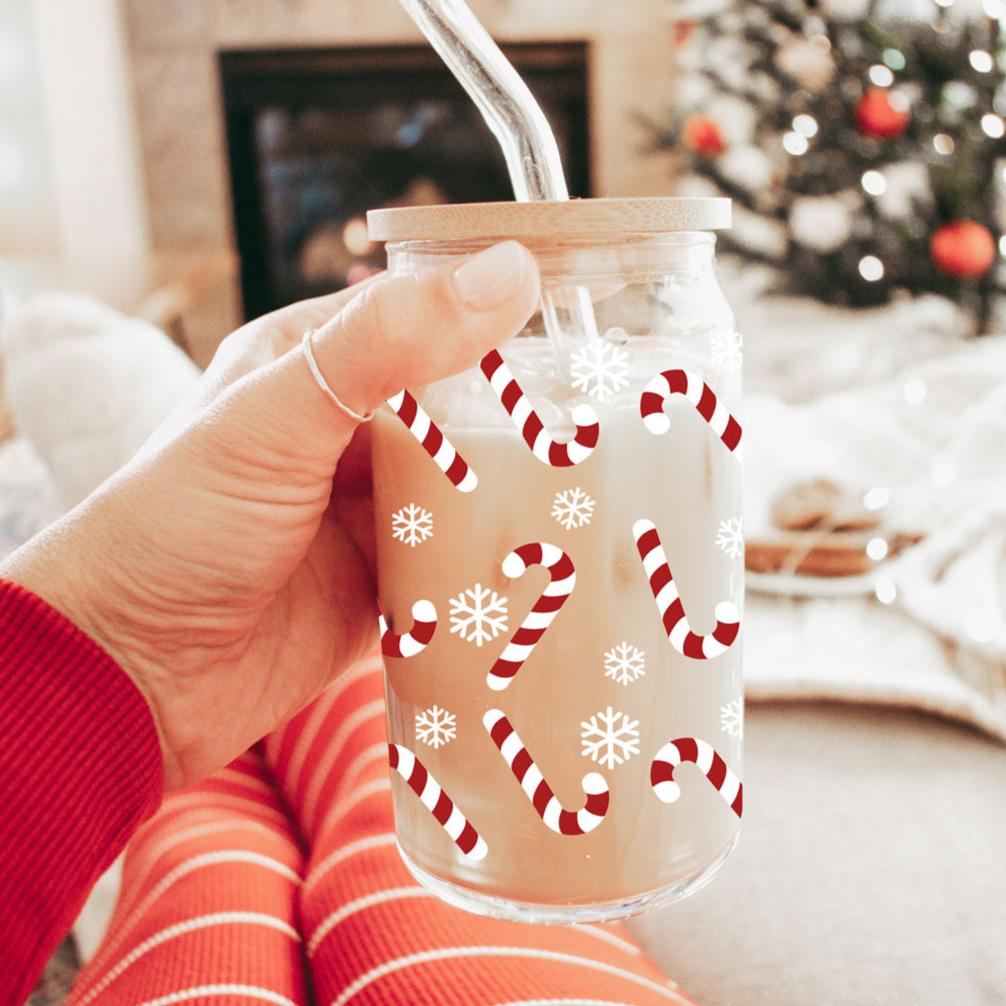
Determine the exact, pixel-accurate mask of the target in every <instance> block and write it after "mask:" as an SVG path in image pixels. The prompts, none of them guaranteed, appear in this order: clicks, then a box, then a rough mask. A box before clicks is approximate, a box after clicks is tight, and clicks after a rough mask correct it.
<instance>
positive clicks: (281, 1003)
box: [68, 752, 308, 1006]
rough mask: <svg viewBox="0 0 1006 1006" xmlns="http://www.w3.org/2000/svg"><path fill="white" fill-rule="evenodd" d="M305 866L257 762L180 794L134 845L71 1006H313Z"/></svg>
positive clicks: (239, 764)
mask: <svg viewBox="0 0 1006 1006" xmlns="http://www.w3.org/2000/svg"><path fill="white" fill-rule="evenodd" d="M303 867H304V863H303V856H302V853H301V849H300V845H299V837H298V836H297V835H296V834H295V833H294V830H293V827H292V825H291V824H290V821H289V818H288V815H287V813H286V810H285V807H284V806H283V804H282V801H281V800H280V798H279V797H278V795H277V793H276V792H275V789H274V788H273V786H272V785H271V782H270V780H269V775H268V773H267V771H266V770H265V767H264V765H263V764H262V760H261V757H260V756H259V755H258V754H256V753H252V752H249V753H247V754H245V755H243V756H242V757H241V758H239V759H237V760H236V761H235V762H233V763H232V764H231V765H230V766H229V767H227V768H225V769H222V770H221V771H220V772H218V773H216V774H215V775H213V776H211V777H210V778H209V779H207V780H205V781H204V782H203V783H200V784H199V785H198V786H193V787H191V788H189V789H187V790H183V791H180V792H178V793H175V794H172V795H171V796H169V797H167V798H166V799H165V801H164V804H163V806H162V807H161V809H160V811H158V813H157V814H156V815H155V816H154V817H153V818H152V819H151V820H150V821H148V822H147V823H146V824H145V825H144V826H143V827H142V829H141V830H140V831H139V832H138V833H137V835H136V836H135V837H134V838H133V840H132V842H131V843H130V846H129V848H128V850H127V852H126V860H125V864H124V868H123V879H122V891H121V893H120V895H119V903H118V905H117V907H116V909H115V913H114V915H113V917H112V919H111V922H110V923H109V927H108V932H107V933H106V935H105V939H104V942H103V944H102V946H101V948H100V949H99V950H98V953H97V955H96V956H95V958H94V960H93V961H92V962H91V963H90V965H88V967H87V968H86V969H85V970H84V971H83V972H82V973H81V975H80V977H79V978H78V980H77V982H76V984H75V986H74V989H73V993H72V994H71V997H70V1000H69V1004H68V1006H92V1004H94V1006H104V1004H109V1006H110V1004H116V1006H119V1004H128V1006H141V1004H143V1006H154V1004H157V1006H167V1004H169V1003H170V1004H174V1003H186V1002H190V1001H191V1002H194V1001H198V1002H200V1003H203V1002H214V1003H218V1002H219V1003H235V1004H236V1003H242V1004H247V1003H252V1002H255V1001H260V1002H267V1003H271V1004H273V1006H300V1004H302V1003H306V1002H307V1001H308V998H307V990H306V979H305V969H304V958H303V946H302V941H301V937H300V932H299V928H298V922H297V918H296V901H297V897H296V896H297V892H298V890H299V887H300V882H301V877H302V875H303Z"/></svg>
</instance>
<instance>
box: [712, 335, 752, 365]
mask: <svg viewBox="0 0 1006 1006" xmlns="http://www.w3.org/2000/svg"><path fill="white" fill-rule="evenodd" d="M709 357H710V359H711V360H712V361H713V363H714V364H715V365H716V366H717V367H725V368H726V369H727V370H739V369H740V368H741V367H742V366H743V365H744V336H742V335H741V334H740V332H717V333H716V334H715V335H714V336H713V338H712V342H711V343H710V346H709Z"/></svg>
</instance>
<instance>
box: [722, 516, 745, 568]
mask: <svg viewBox="0 0 1006 1006" xmlns="http://www.w3.org/2000/svg"><path fill="white" fill-rule="evenodd" d="M716 547H717V548H719V549H722V550H723V551H724V552H726V554H727V555H728V556H730V558H731V559H738V558H740V556H742V555H743V554H744V518H743V517H730V518H729V519H728V520H721V521H720V526H719V528H718V529H717V531H716Z"/></svg>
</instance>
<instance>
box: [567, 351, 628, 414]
mask: <svg viewBox="0 0 1006 1006" xmlns="http://www.w3.org/2000/svg"><path fill="white" fill-rule="evenodd" d="M572 370H573V387H574V388H579V390H580V391H582V392H583V393H584V394H586V395H590V397H591V398H596V399H597V400H598V401H599V402H606V401H607V400H608V398H609V397H611V398H613V397H614V396H615V395H616V394H618V392H619V391H621V390H622V388H626V387H628V385H629V354H628V352H627V351H626V350H624V349H621V348H619V347H618V346H616V345H615V344H614V343H611V342H607V341H606V340H605V339H595V340H593V341H592V342H589V343H588V344H587V345H586V346H585V347H584V348H583V349H579V350H577V351H576V352H575V353H574V354H573V363H572Z"/></svg>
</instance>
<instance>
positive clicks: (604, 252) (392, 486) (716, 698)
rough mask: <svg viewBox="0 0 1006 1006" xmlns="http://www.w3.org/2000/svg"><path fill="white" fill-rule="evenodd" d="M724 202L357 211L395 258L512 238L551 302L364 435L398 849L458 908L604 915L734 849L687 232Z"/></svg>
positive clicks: (720, 472)
mask: <svg viewBox="0 0 1006 1006" xmlns="http://www.w3.org/2000/svg"><path fill="white" fill-rule="evenodd" d="M550 206H554V207H556V209H555V210H554V214H555V215H554V216H549V213H550V212H552V211H551V210H550ZM535 211H537V212H535ZM728 217H729V207H728V206H724V205H723V201H719V200H642V201H635V200H616V201H606V200H598V201H585V202H583V203H572V204H565V205H562V204H547V205H545V206H533V207H528V206H526V205H525V206H520V205H518V204H498V205H496V204H494V205H492V206H486V207H479V208H473V207H442V208H431V209H424V210H401V211H383V212H382V213H380V214H374V215H372V220H371V223H372V228H373V230H374V234H375V237H379V238H384V237H390V238H392V243H391V244H389V258H390V265H391V268H392V270H393V271H396V272H399V273H401V272H406V271H409V270H416V269H422V268H425V267H428V266H429V265H432V264H435V263H439V262H441V261H444V260H445V259H446V258H449V257H451V256H456V255H459V254H464V253H467V252H469V251H472V250H476V249H477V248H478V247H480V246H483V245H486V244H489V243H491V241H493V240H497V239H499V238H506V237H514V238H516V239H518V240H521V241H523V242H524V243H525V244H526V245H528V247H529V248H531V250H532V251H533V252H534V253H535V254H536V256H537V257H538V259H539V263H540V265H541V269H542V276H543V286H544V291H545V292H544V297H543V300H544V310H545V312H546V314H549V315H550V316H551V317H550V322H551V323H550V324H549V325H548V326H546V324H545V319H544V318H543V316H542V315H538V316H536V317H535V318H534V319H532V321H531V323H530V324H529V326H528V327H527V329H526V331H525V332H524V333H522V334H521V335H520V336H519V337H518V338H516V339H514V340H512V341H511V342H509V343H508V344H506V345H503V346H501V347H500V348H499V352H498V353H490V354H489V355H488V356H487V357H486V358H485V359H484V360H483V361H482V364H481V366H480V367H478V368H474V369H472V370H471V371H469V372H467V373H464V374H461V375H458V376H456V377H453V378H451V379H448V380H445V381H441V382H439V383H438V384H436V385H433V386H431V387H429V388H412V389H408V390H407V391H405V392H404V393H403V394H402V395H399V396H396V397H395V398H394V399H392V400H391V401H390V402H389V403H388V405H386V406H385V407H383V408H382V410H381V411H380V413H379V414H378V416H377V417H376V418H375V420H374V426H373V464H374V490H375V507H376V518H377V548H378V578H379V585H378V589H379V597H380V603H381V607H382V612H383V624H382V630H383V631H382V648H383V650H384V653H385V664H386V668H387V677H386V680H387V699H388V729H389V742H390V744H389V759H390V763H391V767H392V779H393V790H394V800H395V816H396V829H397V834H398V842H399V846H400V849H401V852H402V855H403V858H404V859H405V862H406V863H407V865H408V866H409V868H410V869H411V870H412V871H413V873H414V874H415V875H416V876H417V877H418V878H419V880H420V881H421V882H422V883H424V884H426V885H427V886H429V887H431V888H432V889H433V890H434V891H436V892H437V893H438V894H440V895H441V896H442V897H444V898H446V899H447V900H449V901H451V902H453V903H455V904H458V905H461V906H463V907H466V908H469V909H471V910H474V911H479V912H483V913H488V914H493V915H500V916H505V917H509V918H522V919H527V920H529V921H552V922H582V921H588V920H597V919H610V918H616V917H619V916H623V915H627V914H631V913H633V912H636V911H641V910H643V909H645V908H646V907H649V906H651V905H657V904H663V903H666V902H668V901H670V900H673V899H675V898H678V897H681V896H684V895H685V894H687V893H689V892H690V891H691V890H694V889H695V888H696V887H697V886H699V885H700V884H701V883H703V882H704V880H706V879H707V878H708V877H709V876H711V875H712V873H713V872H714V871H715V870H716V869H717V867H718V866H719V864H720V863H721V862H722V861H723V859H724V858H725V856H726V855H727V854H728V852H729V851H730V849H731V848H732V846H733V844H734V842H735V841H736V838H737V833H738V829H739V825H740V816H741V812H742V803H743V793H742V786H741V772H742V764H741V724H742V705H743V698H742V696H743V689H742V680H741V637H742V635H743V543H742V537H741V468H740V453H741V440H742V430H741V426H740V423H739V421H738V417H737V415H736V413H737V406H738V401H739V395H740V363H741V345H740V340H739V338H738V336H737V333H736V331H735V329H734V324H733V319H732V316H731V314H730V311H729V308H728V307H727V306H726V304H725V302H724V301H723V298H722V294H721V293H720V290H719V287H718V285H717V282H716V278H715V273H714V269H713V239H712V236H711V235H710V234H708V233H705V230H706V229H712V228H714V227H717V226H723V225H725V224H726V223H727V222H728ZM584 303H586V304H587V305H588V306H587V308H586V311H584V308H583V305H584ZM577 305H579V307H577ZM585 322H586V324H585ZM436 337H437V336H436V333H433V332H431V333H430V338H431V339H432V338H436Z"/></svg>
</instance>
